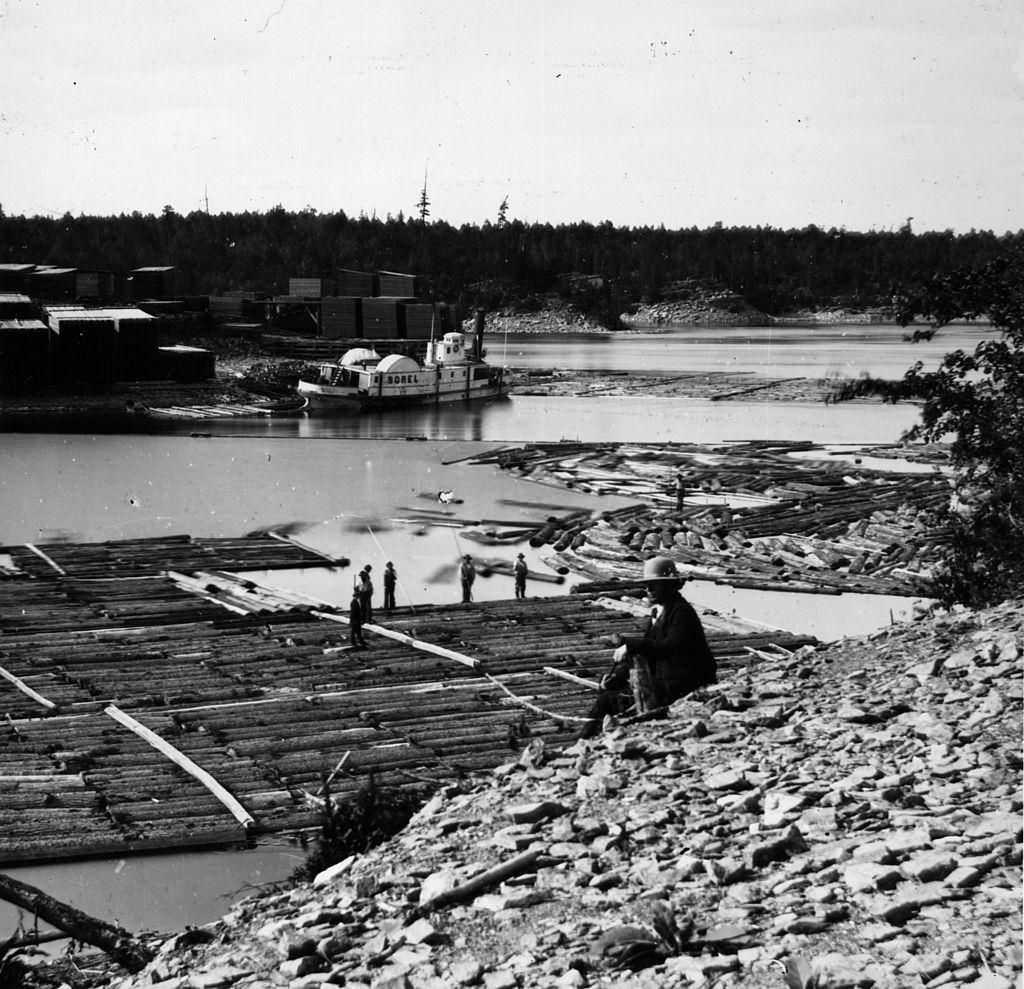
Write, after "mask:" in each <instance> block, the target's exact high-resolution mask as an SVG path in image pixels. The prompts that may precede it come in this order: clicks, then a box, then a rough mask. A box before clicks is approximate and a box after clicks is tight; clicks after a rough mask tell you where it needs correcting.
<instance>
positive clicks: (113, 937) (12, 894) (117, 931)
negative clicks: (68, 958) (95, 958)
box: [0, 875, 153, 973]
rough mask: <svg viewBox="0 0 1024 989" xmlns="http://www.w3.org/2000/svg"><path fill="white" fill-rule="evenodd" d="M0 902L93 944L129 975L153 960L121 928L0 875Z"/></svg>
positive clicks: (146, 950)
mask: <svg viewBox="0 0 1024 989" xmlns="http://www.w3.org/2000/svg"><path fill="white" fill-rule="evenodd" d="M0 899H2V900H6V901H7V902H8V903H13V904H14V905H15V906H17V907H21V908H22V909H23V910H28V911H30V912H31V913H32V914H33V915H34V916H36V917H38V918H39V919H40V920H44V921H46V923H47V924H51V925H52V926H53V927H57V928H59V929H60V930H62V931H64V933H65V934H67V935H69V936H70V937H73V938H74V939H75V940H76V941H84V942H85V943H86V944H91V945H95V947H97V948H100V949H102V950H103V951H105V952H106V953H107V954H108V955H110V957H111V958H113V959H114V961H116V962H118V963H119V964H121V965H123V966H124V967H125V968H126V969H128V971H129V972H133V973H134V972H140V971H141V970H142V969H143V968H145V967H146V965H148V964H149V963H150V962H151V961H152V960H153V952H151V951H150V950H149V949H148V948H147V947H146V946H145V945H143V944H141V943H140V942H139V941H136V940H135V938H133V937H132V935H131V934H129V933H128V931H126V930H125V929H124V928H123V927H117V926H115V925H114V924H108V923H107V922H106V921H105V920H97V919H96V918H95V917H90V916H89V915H88V914H87V913H83V912H82V911H81V910H78V909H76V908H75V907H72V906H69V905H68V904H67V903H61V901H60V900H57V899H54V898H53V897H52V896H49V895H47V894H46V893H44V892H43V891H42V890H41V889H37V888H36V887H35V886H30V885H29V884H28V883H23V882H20V881H19V880H17V879H11V877H10V876H4V875H0Z"/></svg>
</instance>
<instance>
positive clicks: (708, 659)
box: [622, 593, 718, 704]
mask: <svg viewBox="0 0 1024 989" xmlns="http://www.w3.org/2000/svg"><path fill="white" fill-rule="evenodd" d="M622 640H623V642H624V643H625V644H626V645H627V646H629V650H630V652H631V653H639V654H640V655H641V656H645V657H646V658H647V659H649V660H650V661H651V662H650V667H651V677H652V679H653V680H654V687H655V690H656V691H657V695H658V702H659V703H660V704H671V703H672V702H673V701H675V700H678V699H679V698H680V697H683V696H684V695H686V694H688V693H690V691H692V690H696V689H697V688H698V687H704V686H706V685H707V684H709V683H715V682H716V681H717V679H718V667H717V664H716V663H715V657H714V656H713V655H712V654H711V650H710V649H709V648H708V641H707V639H706V638H705V637H704V626H703V625H701V623H700V618H699V617H698V616H697V612H696V611H694V610H693V606H692V605H691V604H690V602H689V601H687V600H686V599H685V598H684V597H683V596H682V595H681V594H679V593H676V594H674V595H673V596H672V597H671V598H670V599H669V601H668V602H667V603H666V604H665V605H664V607H663V608H662V611H661V614H660V615H659V616H658V617H657V619H655V620H654V621H653V622H651V623H650V625H649V626H648V628H647V630H646V631H645V632H643V633H642V634H640V635H624V636H623V637H622Z"/></svg>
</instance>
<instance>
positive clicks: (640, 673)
mask: <svg viewBox="0 0 1024 989" xmlns="http://www.w3.org/2000/svg"><path fill="white" fill-rule="evenodd" d="M644 581H645V583H646V584H647V594H648V596H649V597H650V599H651V601H652V603H653V604H654V605H656V608H655V610H654V612H653V614H652V617H651V618H649V619H647V623H646V626H645V628H644V630H643V631H642V632H640V633H638V634H633V635H620V634H616V635H615V636H614V637H613V641H614V642H615V644H616V645H617V646H618V648H617V649H616V650H615V653H614V657H613V664H612V668H611V670H610V671H609V672H608V673H607V674H605V676H603V677H602V678H601V690H600V693H599V694H598V697H597V701H596V702H595V703H594V706H593V708H592V709H591V711H590V714H589V715H588V717H589V718H590V721H588V722H587V724H586V726H585V727H584V729H583V731H582V732H581V733H580V737H581V738H591V737H593V736H594V735H596V734H597V733H598V731H600V729H601V726H602V724H603V722H604V719H605V717H606V716H607V715H613V716H614V715H619V714H624V713H625V712H626V711H628V710H629V709H630V708H632V707H635V708H636V713H637V714H646V713H647V712H649V711H654V710H657V709H658V708H665V707H668V705H669V704H671V703H672V702H673V701H677V700H679V698H680V697H685V696H686V695H687V694H689V693H691V692H692V691H694V690H696V689H697V688H698V687H703V686H706V685H707V684H711V683H715V682H716V680H717V679H718V669H717V666H716V664H715V657H714V656H713V655H712V654H711V650H710V649H709V648H708V642H707V639H706V638H705V636H704V627H703V626H702V625H701V622H700V618H698V617H697V612H696V611H694V610H693V606H692V605H691V604H690V602H689V601H687V600H686V599H685V598H684V597H683V596H682V594H680V593H679V589H680V588H681V587H682V585H683V579H682V578H681V577H680V576H679V573H678V571H677V570H676V565H675V563H674V562H673V561H672V560H670V559H668V557H665V556H654V557H651V559H649V560H647V561H646V562H645V563H644Z"/></svg>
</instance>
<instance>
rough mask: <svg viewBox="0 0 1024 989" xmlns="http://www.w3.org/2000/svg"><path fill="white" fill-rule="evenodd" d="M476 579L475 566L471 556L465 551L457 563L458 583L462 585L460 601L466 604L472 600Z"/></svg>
mask: <svg viewBox="0 0 1024 989" xmlns="http://www.w3.org/2000/svg"><path fill="white" fill-rule="evenodd" d="M475 581H476V566H475V565H474V564H473V557H471V556H470V555H469V553H467V554H466V555H465V556H463V558H462V563H461V564H459V583H460V584H461V585H462V603H463V604H468V603H469V602H470V601H472V600H473V584H474V582H475Z"/></svg>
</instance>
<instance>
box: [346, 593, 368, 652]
mask: <svg viewBox="0 0 1024 989" xmlns="http://www.w3.org/2000/svg"><path fill="white" fill-rule="evenodd" d="M348 641H349V645H351V646H352V648H353V649H357V648H358V649H365V648H366V639H364V638H363V602H362V601H361V600H360V598H359V592H358V591H353V592H352V602H351V604H350V605H349V607H348Z"/></svg>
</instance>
